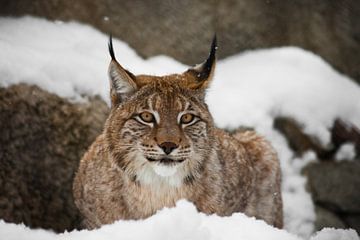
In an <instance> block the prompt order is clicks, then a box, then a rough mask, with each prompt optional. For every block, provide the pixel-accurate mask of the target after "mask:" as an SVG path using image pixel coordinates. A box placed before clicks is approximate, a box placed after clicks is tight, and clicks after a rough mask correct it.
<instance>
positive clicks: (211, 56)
mask: <svg viewBox="0 0 360 240" xmlns="http://www.w3.org/2000/svg"><path fill="white" fill-rule="evenodd" d="M217 48H218V47H217V39H216V34H214V37H213V40H212V43H211V49H210V54H209V57H208V59H206V62H205V63H204V66H203V71H204V74H205V73H206V74H207V76H206V77H208V76H209V74H210V72H211V70H212V67H213V64H214V63H215V58H216V50H217Z"/></svg>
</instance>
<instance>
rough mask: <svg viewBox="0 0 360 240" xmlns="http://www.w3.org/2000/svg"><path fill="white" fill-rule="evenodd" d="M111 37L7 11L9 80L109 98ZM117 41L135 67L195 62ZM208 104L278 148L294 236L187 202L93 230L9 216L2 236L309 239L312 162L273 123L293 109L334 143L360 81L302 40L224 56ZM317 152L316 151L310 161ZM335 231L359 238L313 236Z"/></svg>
mask: <svg viewBox="0 0 360 240" xmlns="http://www.w3.org/2000/svg"><path fill="white" fill-rule="evenodd" d="M107 41H108V36H107V35H105V34H103V33H100V32H99V31H97V30H96V29H94V28H92V27H90V26H87V25H83V24H79V23H75V22H69V23H64V22H60V21H55V22H50V21H47V20H44V19H39V18H34V17H22V18H5V17H1V18H0V52H1V55H0V87H4V86H5V87H6V86H9V85H11V84H16V83H19V82H25V83H29V84H36V85H38V86H40V87H42V88H44V89H46V90H47V91H49V92H52V93H55V94H58V95H59V96H61V97H66V98H69V99H72V100H75V101H79V100H84V96H89V95H96V94H98V95H100V96H101V97H102V98H103V99H104V100H105V101H107V102H108V103H109V98H108V91H109V83H108V78H107V67H108V64H109V61H110V57H109V54H108V50H107ZM113 42H114V49H115V54H116V57H117V59H118V60H119V62H120V63H121V64H122V65H123V66H124V67H125V68H127V69H129V70H131V71H132V72H133V73H135V74H140V73H145V74H157V75H162V74H167V73H174V72H182V71H185V70H186V69H187V66H185V65H182V64H180V63H179V62H177V61H175V60H173V59H171V58H169V57H166V56H158V57H153V58H150V59H147V60H144V59H142V58H140V57H139V56H138V55H137V54H136V53H135V51H134V50H132V49H131V48H130V47H129V46H128V45H127V44H126V43H123V42H121V41H119V40H116V39H114V41H113ZM209 47H210V43H209ZM219 48H221V46H219ZM205 57H206V56H204V59H205ZM202 60H203V59H199V62H201V61H202ZM207 102H208V105H209V108H210V111H211V112H212V114H213V116H214V119H215V122H216V124H217V125H218V126H220V127H229V128H236V127H238V126H240V125H243V126H244V125H245V126H251V127H255V128H256V130H257V131H259V132H260V133H261V134H263V135H265V136H266V137H267V138H268V139H269V140H270V141H271V142H272V144H273V145H274V147H275V148H276V150H277V151H278V155H279V158H280V161H281V168H282V173H283V186H282V195H283V199H284V219H285V229H286V230H287V231H289V232H290V233H291V234H290V233H287V232H286V231H280V230H277V229H274V228H271V227H269V226H267V225H265V223H263V222H262V221H257V220H254V219H250V218H247V217H245V216H243V215H241V214H235V215H234V216H232V217H227V218H220V217H216V216H210V217H206V216H204V215H202V214H198V213H196V212H195V210H194V208H193V207H192V206H190V205H189V204H186V203H180V204H179V206H178V207H177V208H175V209H171V210H168V209H167V210H163V211H161V212H160V213H159V214H157V215H155V216H153V217H151V218H149V219H147V220H144V221H119V222H117V223H115V224H113V225H110V226H104V227H103V228H101V229H99V230H95V231H91V232H88V231H80V232H77V231H74V232H71V233H64V234H62V235H55V234H54V233H50V232H47V231H43V230H37V231H34V230H31V231H30V230H28V229H27V228H25V227H24V226H21V225H14V224H7V223H4V222H1V223H0V235H2V236H3V235H5V234H6V236H12V237H13V238H8V239H21V237H17V236H18V235H17V234H24V235H22V236H24V238H23V239H42V238H44V239H65V238H66V239H104V238H106V239H112V237H113V236H118V237H119V236H121V238H122V239H140V238H141V239H143V238H144V237H146V238H147V239H153V238H154V239H264V238H266V239H271V237H272V236H276V237H274V238H273V239H300V238H299V237H295V235H292V234H296V235H298V236H301V237H302V238H306V239H308V238H309V237H310V235H311V234H312V232H313V228H314V227H313V222H314V220H315V213H314V205H313V202H312V200H311V197H310V195H309V194H308V193H307V192H306V190H305V183H306V179H305V178H304V177H303V176H301V175H300V169H301V166H302V165H301V164H299V159H296V158H295V156H294V154H293V152H292V151H291V150H290V149H289V147H288V146H287V142H286V140H285V139H284V137H283V136H282V135H281V134H280V133H279V132H277V131H275V130H274V129H273V127H272V125H273V120H274V117H275V116H279V115H285V116H289V117H293V118H294V119H296V120H297V121H299V122H300V123H301V124H303V125H304V127H305V131H306V132H307V133H308V134H311V135H315V136H316V137H317V138H318V139H319V140H320V141H321V143H322V144H327V143H328V142H329V139H330V133H329V130H328V129H329V127H330V126H331V125H332V124H333V121H334V119H335V118H336V117H341V119H344V120H347V121H349V122H352V123H353V124H355V125H356V124H357V127H360V88H359V86H358V85H356V84H355V83H354V82H352V81H351V80H350V79H349V78H348V77H346V76H344V75H341V74H339V73H338V72H336V71H335V70H334V69H332V68H331V67H330V65H329V64H327V63H326V62H325V61H323V60H322V59H321V58H320V57H318V56H316V55H314V54H312V53H310V52H308V51H304V50H302V49H299V48H295V47H283V48H275V49H264V50H254V51H248V52H245V53H243V54H238V55H235V56H233V57H229V58H227V59H224V60H220V61H218V64H217V69H216V73H215V78H214V81H213V84H212V87H211V88H210V89H209V91H208V96H207ZM346 152H348V151H346ZM315 157H316V156H314V154H307V155H306V156H304V157H303V159H304V160H306V161H311V160H313V159H312V158H315ZM245 226H246V227H245ZM90 233H91V234H90ZM262 233H267V234H266V235H261V234H262ZM327 235H329V236H330V235H331V236H340V237H345V238H346V239H354V237H351V236H355V235H354V233H353V232H352V231H343V230H324V231H322V232H320V233H319V234H318V235H316V236H315V237H313V238H312V239H311V240H323V239H325V238H324V237H323V236H327ZM19 236H20V235H19ZM225 236H226V238H225ZM349 236H350V237H349ZM152 237H153V238H152ZM347 237H348V238H347ZM355 237H356V236H355ZM113 238H115V237H113ZM345 238H343V239H345ZM334 239H335V238H334Z"/></svg>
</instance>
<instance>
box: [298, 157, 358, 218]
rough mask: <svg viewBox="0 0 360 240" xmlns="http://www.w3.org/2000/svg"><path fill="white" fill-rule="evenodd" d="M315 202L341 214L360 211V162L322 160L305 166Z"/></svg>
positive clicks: (308, 183)
mask: <svg viewBox="0 0 360 240" xmlns="http://www.w3.org/2000/svg"><path fill="white" fill-rule="evenodd" d="M303 172H304V174H305V175H306V176H307V177H308V181H307V187H308V190H309V191H310V193H311V195H312V198H313V200H314V202H315V203H316V204H317V205H321V206H323V207H325V208H327V209H328V210H331V211H333V212H335V213H340V214H354V213H356V214H358V213H360V201H359V199H360V187H359V186H360V177H359V176H360V162H359V161H342V162H321V163H312V164H310V165H308V166H307V167H305V169H304V171H303Z"/></svg>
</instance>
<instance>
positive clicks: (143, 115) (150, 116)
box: [139, 112, 155, 123]
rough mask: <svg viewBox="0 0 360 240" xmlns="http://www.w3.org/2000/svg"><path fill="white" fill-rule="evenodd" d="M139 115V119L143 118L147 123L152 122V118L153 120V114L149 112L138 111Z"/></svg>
mask: <svg viewBox="0 0 360 240" xmlns="http://www.w3.org/2000/svg"><path fill="white" fill-rule="evenodd" d="M139 116H140V118H141V120H143V121H144V122H147V123H151V122H154V120H155V118H154V115H153V114H152V113H149V112H142V113H140V115H139Z"/></svg>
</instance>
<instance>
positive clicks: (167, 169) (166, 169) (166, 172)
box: [152, 164, 177, 177]
mask: <svg viewBox="0 0 360 240" xmlns="http://www.w3.org/2000/svg"><path fill="white" fill-rule="evenodd" d="M152 168H153V169H154V172H155V173H156V174H157V175H159V176H161V177H170V176H173V175H174V174H175V173H176V172H177V166H176V165H172V166H167V165H163V164H153V165H152Z"/></svg>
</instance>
